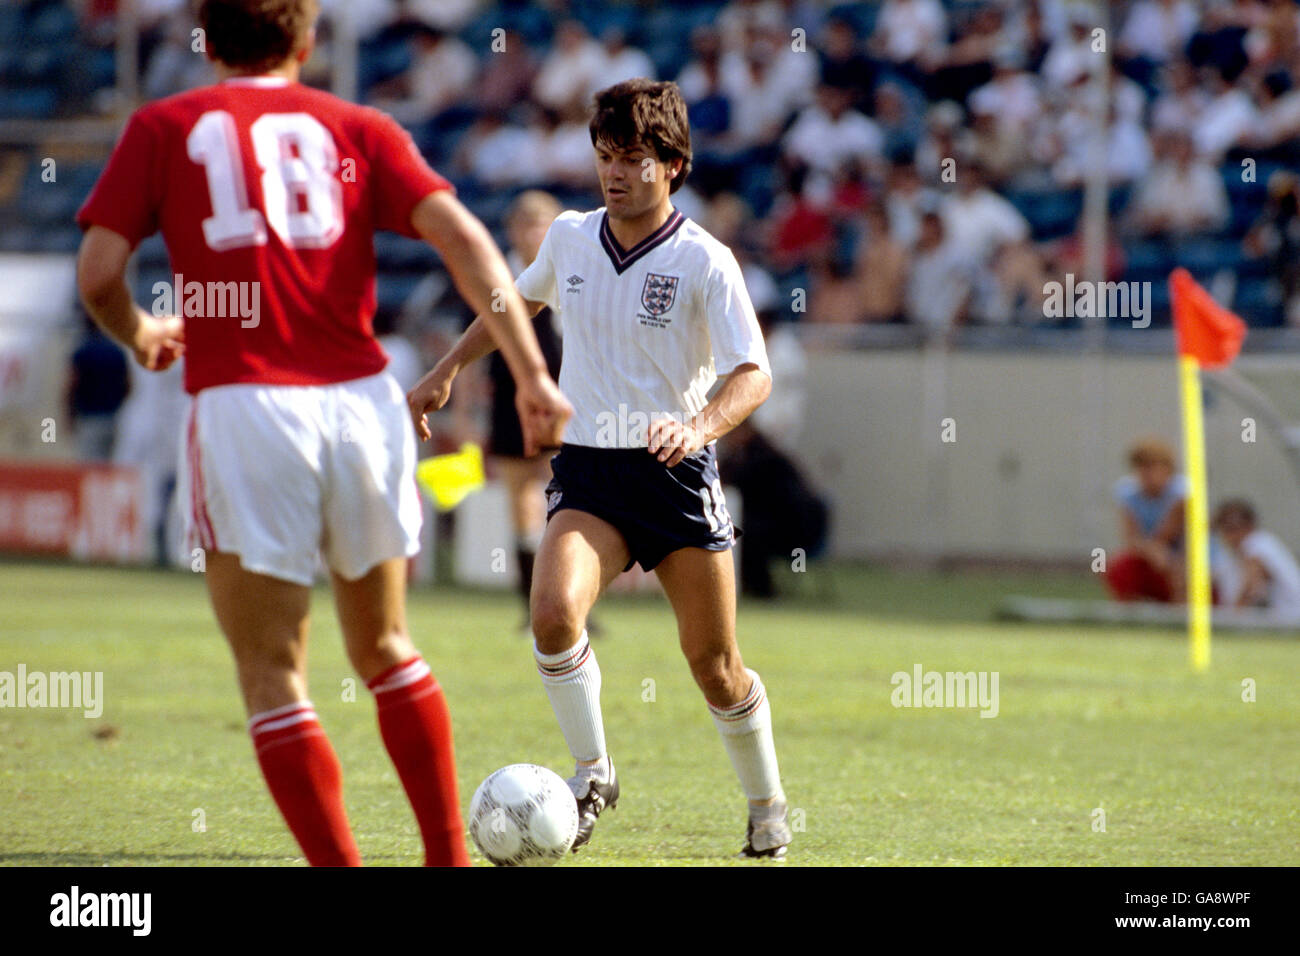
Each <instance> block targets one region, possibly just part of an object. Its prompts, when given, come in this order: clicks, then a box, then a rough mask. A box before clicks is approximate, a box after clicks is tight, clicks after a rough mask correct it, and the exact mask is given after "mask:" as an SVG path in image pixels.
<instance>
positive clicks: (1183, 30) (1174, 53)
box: [1118, 0, 1200, 65]
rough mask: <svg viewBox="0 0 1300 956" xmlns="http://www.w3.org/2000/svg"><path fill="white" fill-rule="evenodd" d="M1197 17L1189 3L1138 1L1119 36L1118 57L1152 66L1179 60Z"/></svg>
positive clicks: (1178, 1) (1172, 0)
mask: <svg viewBox="0 0 1300 956" xmlns="http://www.w3.org/2000/svg"><path fill="white" fill-rule="evenodd" d="M1199 17H1200V14H1199V12H1198V11H1197V9H1196V4H1194V3H1192V2H1191V0H1138V2H1137V3H1135V4H1133V6H1132V7H1130V8H1129V13H1128V18H1127V19H1125V21H1124V26H1123V28H1122V29H1121V30H1120V34H1119V50H1118V52H1119V55H1120V56H1121V57H1122V58H1124V59H1137V60H1145V61H1146V62H1147V63H1150V64H1152V65H1160V64H1164V63H1168V62H1169V61H1170V60H1172V59H1175V58H1176V57H1180V56H1182V54H1183V50H1184V49H1185V48H1186V47H1187V41H1188V40H1190V39H1191V38H1192V34H1193V33H1195V32H1196V25H1197V20H1198V19H1199Z"/></svg>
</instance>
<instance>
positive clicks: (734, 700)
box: [655, 548, 790, 857]
mask: <svg viewBox="0 0 1300 956" xmlns="http://www.w3.org/2000/svg"><path fill="white" fill-rule="evenodd" d="M655 574H657V575H658V577H659V582H660V584H662V585H663V588H664V593H665V594H667V595H668V600H669V602H670V603H671V604H672V606H673V612H674V613H675V614H676V616H677V633H678V637H679V639H680V642H681V647H682V653H683V654H684V655H685V656H686V661H687V663H688V664H689V665H690V668H691V675H692V676H693V677H694V678H695V683H696V684H698V685H699V688H700V690H701V691H703V693H704V699H705V701H706V703H707V704H708V705H709V712H710V713H711V714H712V715H713V722H714V725H715V726H716V727H717V728H718V733H719V734H721V735H722V742H723V745H724V746H725V747H726V749H727V755H728V756H729V757H730V758H731V764H732V766H733V767H735V769H736V775H737V776H738V777H739V778H740V784H741V787H742V788H743V789H744V791H745V797H746V799H748V801H749V831H748V834H747V839H746V844H745V851H744V852H745V853H746V854H747V855H750V856H772V857H781V856H783V855H784V853H785V847H786V845H787V844H788V843H789V842H790V829H789V826H788V825H787V823H786V813H787V811H786V800H785V793H784V791H782V789H781V775H780V771H779V769H778V767H777V762H776V747H775V746H774V744H773V742H772V711H771V708H770V707H769V705H768V702H767V693H766V690H765V689H764V687H763V682H762V680H760V679H759V676H758V674H757V673H755V672H754V671H752V670H747V669H746V668H745V665H744V662H743V661H742V660H741V657H740V648H739V647H737V645H736V578H735V566H734V564H733V559H732V555H731V552H730V551H708V550H705V549H704V548H681V549H679V550H677V551H674V552H673V553H672V554H670V555H668V557H666V558H664V560H663V561H661V562H660V563H659V566H658V567H656V568H655Z"/></svg>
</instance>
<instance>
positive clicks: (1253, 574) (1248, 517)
mask: <svg viewBox="0 0 1300 956" xmlns="http://www.w3.org/2000/svg"><path fill="white" fill-rule="evenodd" d="M1214 530H1215V531H1217V532H1218V533H1219V537H1220V538H1221V539H1222V540H1223V542H1224V543H1225V544H1226V545H1227V546H1228V548H1229V550H1231V551H1232V554H1233V557H1234V558H1236V559H1237V562H1238V565H1239V568H1240V571H1241V575H1240V585H1239V586H1238V587H1237V589H1236V593H1235V594H1226V595H1224V603H1226V604H1229V605H1231V606H1233V607H1258V608H1262V609H1263V610H1265V611H1266V612H1267V613H1268V614H1269V615H1270V616H1272V617H1275V618H1277V620H1278V621H1279V623H1288V624H1297V623H1300V564H1297V563H1296V559H1295V555H1293V554H1292V553H1291V551H1290V549H1289V548H1287V546H1286V545H1285V544H1283V543H1282V541H1281V539H1280V538H1278V536H1277V535H1275V534H1273V533H1271V532H1269V531H1265V530H1263V529H1262V528H1259V527H1258V526H1257V523H1256V519H1255V509H1254V508H1253V507H1252V506H1251V504H1250V502H1248V501H1244V500H1242V499H1240V498H1234V499H1231V500H1229V501H1225V502H1223V504H1221V505H1219V508H1218V510H1217V511H1216V512H1215V514H1214Z"/></svg>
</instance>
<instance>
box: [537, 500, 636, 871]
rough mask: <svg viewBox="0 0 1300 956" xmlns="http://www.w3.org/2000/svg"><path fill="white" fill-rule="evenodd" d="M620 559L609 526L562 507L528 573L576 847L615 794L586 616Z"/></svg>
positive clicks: (623, 550)
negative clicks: (568, 762)
mask: <svg viewBox="0 0 1300 956" xmlns="http://www.w3.org/2000/svg"><path fill="white" fill-rule="evenodd" d="M627 562H628V549H627V543H626V542H625V541H624V540H623V536H622V535H621V534H620V533H619V532H618V531H617V530H616V529H615V528H614V526H613V525H611V524H609V523H608V522H605V521H602V520H601V519H600V518H597V517H595V516H594V515H591V514H587V513H586V512H584V511H577V510H573V509H565V510H562V511H559V512H557V513H556V514H555V516H554V517H553V518H551V521H550V523H549V524H548V525H547V526H546V534H545V535H544V536H543V537H542V546H541V549H540V550H539V551H538V553H537V566H536V571H535V573H534V575H533V593H532V600H531V605H532V624H533V638H534V641H535V642H536V646H535V647H534V650H533V654H534V656H535V657H536V659H537V669H538V671H539V672H540V673H541V675H542V683H543V684H544V685H545V687H546V695H547V697H549V698H550V701H551V708H552V709H553V710H554V711H555V718H556V720H557V721H559V724H560V730H561V731H562V732H563V733H564V739H565V742H566V743H567V744H568V745H569V752H570V753H571V754H573V759H574V762H575V764H576V766H575V769H574V775H573V777H571V778H570V779H569V786H570V788H571V789H572V790H573V792H574V797H575V798H576V799H577V801H578V815H579V820H578V836H577V838H576V839H575V840H574V848H575V849H577V848H578V847H580V846H582V845H583V844H585V843H586V842H587V841H589V840H590V839H591V832H592V829H593V828H594V827H595V825H596V817H598V816H599V815H600V812H601V810H603V809H604V808H605V807H606V806H611V807H612V806H613V805H614V804H615V803H616V802H617V801H618V778H617V776H616V775H615V772H614V765H613V762H612V761H611V760H610V759H609V754H608V752H607V751H606V748H605V726H604V721H603V718H602V717H601V713H600V667H599V665H598V664H597V663H596V654H595V651H593V650H592V649H591V644H590V642H589V641H588V639H587V632H586V627H585V623H586V620H587V615H588V614H589V613H590V611H591V608H592V606H593V605H594V604H595V603H596V599H597V598H598V597H599V596H600V594H601V592H602V591H603V590H604V589H605V588H606V587H607V586H608V585H609V582H611V581H612V580H614V578H615V577H616V576H617V575H618V574H619V573H620V572H621V571H622V570H623V568H624V567H626V566H627Z"/></svg>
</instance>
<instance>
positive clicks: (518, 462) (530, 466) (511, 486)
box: [495, 455, 551, 627]
mask: <svg viewBox="0 0 1300 956" xmlns="http://www.w3.org/2000/svg"><path fill="white" fill-rule="evenodd" d="M495 464H496V467H497V470H498V472H499V473H500V475H501V481H502V483H503V484H504V485H505V486H506V496H507V498H508V500H509V506H510V526H511V528H512V529H513V530H514V535H515V560H516V561H517V562H518V564H519V587H520V591H521V593H522V594H523V596H524V605H525V608H527V606H528V604H529V602H530V600H531V594H532V590H533V568H534V566H535V565H536V563H537V549H538V548H539V547H540V545H541V540H542V535H543V533H544V532H545V529H546V492H545V490H544V489H545V488H546V482H548V481H549V480H550V477H551V464H550V462H549V461H548V460H547V459H546V457H545V456H541V455H539V456H537V457H536V458H507V457H501V458H497V459H496V461H495ZM524 624H525V627H526V626H527V621H525V622H524Z"/></svg>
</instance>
